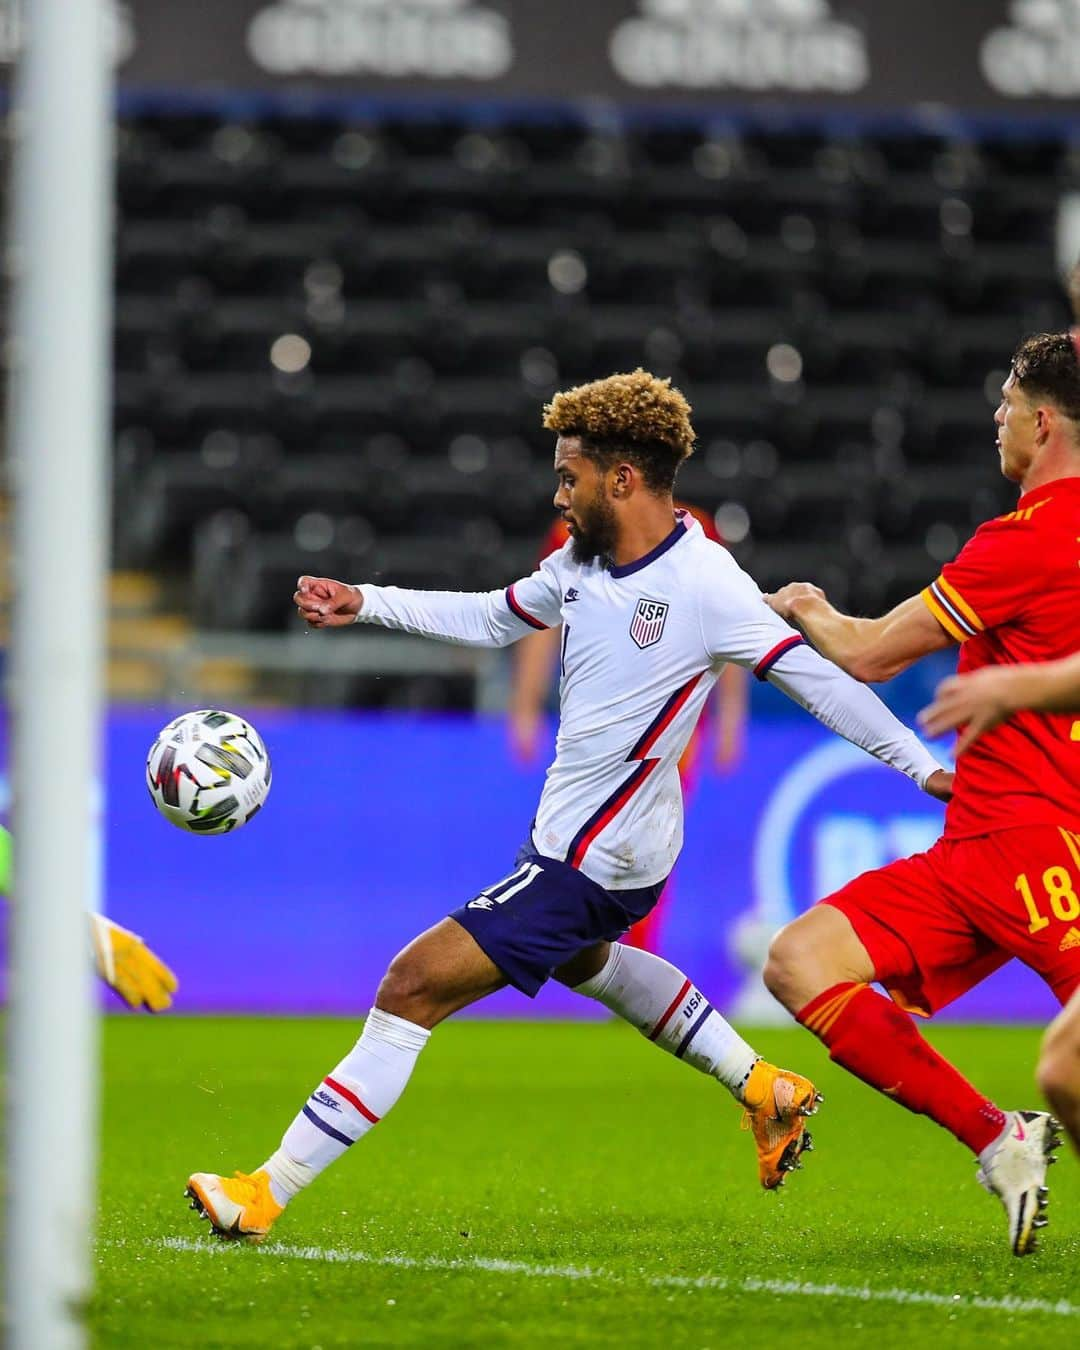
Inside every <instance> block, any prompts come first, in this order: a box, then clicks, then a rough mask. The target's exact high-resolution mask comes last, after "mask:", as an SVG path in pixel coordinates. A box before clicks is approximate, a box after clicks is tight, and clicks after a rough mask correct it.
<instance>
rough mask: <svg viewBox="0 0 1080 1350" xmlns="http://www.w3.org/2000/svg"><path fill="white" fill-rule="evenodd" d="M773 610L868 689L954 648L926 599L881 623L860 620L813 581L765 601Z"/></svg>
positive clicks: (896, 611)
mask: <svg viewBox="0 0 1080 1350" xmlns="http://www.w3.org/2000/svg"><path fill="white" fill-rule="evenodd" d="M765 599H766V601H767V603H768V605H769V607H770V608H771V609H772V610H773V611H774V612H775V613H777V614H779V615H780V617H781V618H782V619H786V620H787V622H788V623H790V624H793V625H794V626H795V627H796V628H798V629H799V630H800V631H801V632H802V633H804V634H805V635H806V637H808V638H809V639H810V641H811V642H812V643H813V644H814V646H815V647H816V648H817V650H818V651H819V652H820V653H821V654H822V656H826V657H828V659H829V660H830V661H832V662H834V663H835V664H836V665H838V666H839V667H840V668H841V669H842V670H846V671H847V673H848V674H849V675H851V676H852V677H853V678H854V679H856V680H861V681H862V682H863V683H864V684H878V683H881V682H882V681H884V680H891V679H892V678H893V676H894V675H899V674H900V672H901V671H902V670H906V669H907V668H908V666H910V665H912V664H913V663H914V662H915V661H917V660H918V659H919V658H920V657H921V656H926V655H927V654H928V653H929V652H937V651H942V650H943V649H944V648H946V647H949V646H952V645H953V639H952V638H951V637H950V636H949V635H948V633H946V632H945V630H944V629H943V628H942V627H941V625H940V624H939V623H938V621H937V620H936V619H935V618H934V616H933V615H932V614H931V613H930V611H929V609H927V607H926V604H925V603H924V601H923V599H922V597H921V596H918V595H913V596H910V597H909V598H908V599H907V600H904V601H902V602H901V603H900V604H899V605H897V606H896V608H895V609H893V610H890V611H889V613H888V614H884V615H882V617H881V618H880V619H857V618H853V617H852V616H851V615H849V614H841V613H840V611H839V610H837V609H834V608H833V606H832V605H831V604H829V601H828V599H827V598H826V596H825V592H824V591H823V590H822V589H821V588H820V587H819V586H814V585H812V584H811V583H810V582H808V581H793V582H790V583H789V584H788V585H787V586H784V587H782V588H781V589H780V590H778V591H776V592H774V593H773V594H772V595H767V596H766V597H765Z"/></svg>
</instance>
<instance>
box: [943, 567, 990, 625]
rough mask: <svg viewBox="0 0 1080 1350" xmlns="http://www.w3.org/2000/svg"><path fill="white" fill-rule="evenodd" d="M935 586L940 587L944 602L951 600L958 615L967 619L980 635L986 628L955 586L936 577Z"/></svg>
mask: <svg viewBox="0 0 1080 1350" xmlns="http://www.w3.org/2000/svg"><path fill="white" fill-rule="evenodd" d="M937 584H938V585H939V586H940V587H941V593H942V595H944V597H945V599H946V600H951V601H952V603H953V604H954V605H955V606H956V608H957V609H958V610H959V611H960V613H961V614H962V615H963V616H964V618H965V619H967V621H968V623H970V624H971V626H972V627H973V628H977V629H978V630H979V632H980V633H981V632H982V630H983V629H984V628H985V627H986V625H985V624H984V623H983V621H982V620H981V619H980V618H979V616H978V615H977V614H976V613H975V611H974V610H973V609H972V608H971V606H970V605H969V604H968V602H967V601H966V600H965V599H964V597H963V596H962V595H961V594H960V593H959V591H958V590H957V589H956V587H955V586H950V585H949V583H948V582H947V581H946V580H945V578H944V577H938V579H937Z"/></svg>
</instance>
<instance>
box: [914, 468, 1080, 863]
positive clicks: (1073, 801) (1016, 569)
mask: <svg viewBox="0 0 1080 1350" xmlns="http://www.w3.org/2000/svg"><path fill="white" fill-rule="evenodd" d="M922 597H923V599H924V600H925V601H926V604H927V606H928V607H929V609H930V612H931V614H933V616H934V618H935V619H937V621H938V622H939V623H940V624H941V626H942V627H943V628H944V629H945V631H946V632H947V633H948V634H949V635H950V637H953V638H955V639H956V641H957V642H961V643H963V649H962V651H961V653H960V661H959V665H958V667H957V668H958V670H959V671H960V672H961V673H963V672H964V671H968V670H978V669H979V667H980V666H1011V665H1026V664H1029V663H1031V662H1037V661H1053V660H1057V659H1058V658H1059V657H1063V656H1069V655H1071V654H1072V653H1073V652H1075V651H1077V650H1078V649H1080V478H1059V479H1058V480H1057V481H1056V482H1054V483H1046V484H1044V485H1043V486H1042V487H1040V488H1036V489H1035V490H1034V491H1033V492H1028V493H1026V494H1025V495H1024V496H1023V497H1021V498H1020V500H1019V502H1018V503H1017V506H1016V510H1015V511H1010V512H1009V514H1008V515H1006V516H999V517H998V518H997V519H996V520H989V521H987V522H986V524H985V525H980V526H979V528H978V529H977V530H976V531H975V533H974V535H973V536H972V537H971V539H970V540H969V541H968V542H967V544H965V545H964V547H963V548H962V549H961V550H960V553H959V555H958V556H957V557H956V559H955V560H954V561H953V562H951V563H948V564H947V565H946V566H945V567H944V569H943V570H942V573H941V575H940V576H939V577H938V579H937V580H936V581H935V582H934V583H933V584H932V585H931V586H928V587H927V588H926V590H925V591H923V592H922ZM1077 822H1080V720H1078V719H1077V717H1076V714H1075V713H1045V712H1020V713H1016V714H1015V715H1014V716H1012V717H1010V718H1009V719H1008V720H1007V721H1005V722H1003V723H1002V724H1001V726H999V727H995V728H994V730H993V731H987V732H984V733H983V735H982V736H980V737H979V739H978V740H977V741H976V742H975V744H974V745H973V746H972V747H971V748H970V749H969V750H967V751H966V752H965V753H964V754H963V755H962V756H961V757H960V760H959V761H958V763H957V768H956V781H955V783H954V786H953V799H952V801H951V802H950V803H949V808H948V811H947V812H946V815H945V834H946V836H949V837H952V838H964V837H967V836H971V835H977V834H986V833H988V832H989V831H991V830H1003V829H1010V828H1012V827H1013V826H1016V825H1065V826H1069V827H1070V828H1072V829H1075V828H1076V825H1077Z"/></svg>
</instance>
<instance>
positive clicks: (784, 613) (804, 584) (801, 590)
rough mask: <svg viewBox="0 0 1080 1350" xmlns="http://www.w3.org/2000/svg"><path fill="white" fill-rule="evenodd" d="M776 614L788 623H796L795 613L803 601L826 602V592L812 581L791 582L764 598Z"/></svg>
mask: <svg viewBox="0 0 1080 1350" xmlns="http://www.w3.org/2000/svg"><path fill="white" fill-rule="evenodd" d="M763 598H764V600H765V603H766V604H767V605H768V606H769V608H770V609H771V610H773V611H774V613H776V614H779V615H780V617H781V618H782V619H785V620H786V621H787V622H788V623H795V622H796V619H795V613H796V610H797V609H798V606H799V602H800V601H802V600H824V599H825V598H826V596H825V592H824V591H823V590H822V589H821V587H820V586H815V585H814V584H813V582H811V581H789V582H788V584H787V585H786V586H781V587H780V589H779V590H778V591H773V593H772V594H771V595H766V596H764V597H763Z"/></svg>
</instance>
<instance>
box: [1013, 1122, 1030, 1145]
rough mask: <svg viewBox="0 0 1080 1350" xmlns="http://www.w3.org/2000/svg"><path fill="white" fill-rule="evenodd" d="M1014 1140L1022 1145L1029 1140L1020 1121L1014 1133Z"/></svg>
mask: <svg viewBox="0 0 1080 1350" xmlns="http://www.w3.org/2000/svg"><path fill="white" fill-rule="evenodd" d="M1013 1138H1014V1139H1018V1140H1019V1141H1020V1142H1021V1143H1023V1142H1024V1140H1025V1139H1026V1138H1027V1133H1026V1131H1025V1130H1024V1127H1023V1125H1022V1124H1021V1123H1020V1121H1019V1120H1017V1122H1016V1129H1015V1130H1014V1131H1013Z"/></svg>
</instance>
